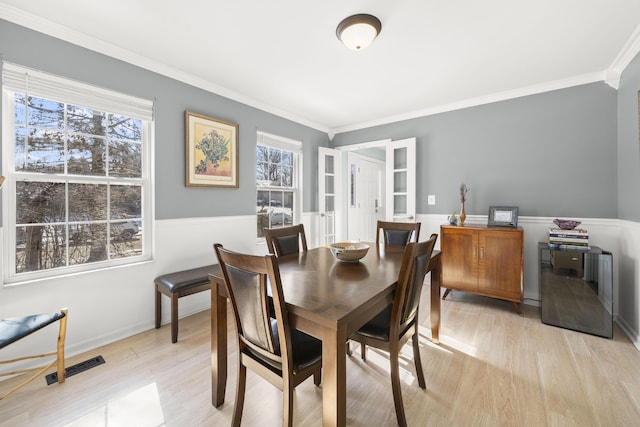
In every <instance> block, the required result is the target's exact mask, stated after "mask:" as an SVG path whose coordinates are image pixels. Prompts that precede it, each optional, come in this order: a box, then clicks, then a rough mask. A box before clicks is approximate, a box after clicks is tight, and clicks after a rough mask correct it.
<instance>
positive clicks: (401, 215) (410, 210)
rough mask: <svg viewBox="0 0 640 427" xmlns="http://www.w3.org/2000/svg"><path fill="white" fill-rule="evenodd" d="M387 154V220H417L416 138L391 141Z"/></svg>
mask: <svg viewBox="0 0 640 427" xmlns="http://www.w3.org/2000/svg"><path fill="white" fill-rule="evenodd" d="M386 150H387V156H386V169H387V173H386V182H387V191H386V199H387V201H386V217H387V221H399V222H414V221H415V220H416V139H415V138H407V139H401V140H398V141H391V142H389V143H388V145H387V148H386Z"/></svg>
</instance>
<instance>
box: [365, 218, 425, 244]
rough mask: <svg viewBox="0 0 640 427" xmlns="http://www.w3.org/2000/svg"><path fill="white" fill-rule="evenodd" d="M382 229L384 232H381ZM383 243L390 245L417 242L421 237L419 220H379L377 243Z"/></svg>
mask: <svg viewBox="0 0 640 427" xmlns="http://www.w3.org/2000/svg"><path fill="white" fill-rule="evenodd" d="M381 231H382V233H380V232H381ZM380 234H382V236H383V243H384V244H385V245H390V246H407V245H408V244H409V242H417V241H418V238H419V237H420V223H419V222H390V221H378V225H377V227H376V244H379V243H380Z"/></svg>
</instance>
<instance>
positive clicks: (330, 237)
mask: <svg viewBox="0 0 640 427" xmlns="http://www.w3.org/2000/svg"><path fill="white" fill-rule="evenodd" d="M341 154H342V153H341V152H340V151H338V150H333V149H331V148H325V147H319V148H318V211H319V213H320V227H319V239H318V240H319V244H320V245H321V246H322V245H328V244H331V243H334V242H335V241H336V240H337V239H338V236H340V235H341V230H340V221H339V218H338V214H339V213H340V212H342V209H341V207H342V196H341V194H342V192H341V191H340V189H341V186H342V183H343V182H344V181H343V180H342V174H341V170H342V156H341Z"/></svg>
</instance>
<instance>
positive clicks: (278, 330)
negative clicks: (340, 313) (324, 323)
mask: <svg viewBox="0 0 640 427" xmlns="http://www.w3.org/2000/svg"><path fill="white" fill-rule="evenodd" d="M214 249H215V251H216V254H217V256H218V261H219V262H220V268H221V270H222V274H223V275H224V280H225V287H226V290H227V294H228V295H229V299H230V300H231V305H232V307H233V313H234V318H235V321H236V329H237V332H238V333H237V337H238V384H237V390H236V406H235V410H234V413H233V420H232V425H233V426H239V425H240V421H241V418H242V408H243V406H244V395H245V386H246V368H250V369H251V370H252V371H254V372H256V373H257V374H259V375H260V376H262V377H263V378H265V379H266V380H267V381H269V382H270V383H271V384H273V385H275V386H276V387H278V388H279V389H280V390H282V392H283V399H282V400H283V413H282V425H283V426H292V425H293V391H294V388H295V387H296V386H297V385H298V384H300V383H301V382H303V381H304V380H306V379H307V378H309V377H310V376H311V375H313V379H314V384H315V385H320V379H321V367H322V341H320V340H317V339H316V338H314V337H311V336H310V335H307V334H305V333H303V332H301V331H298V330H296V329H294V328H291V327H289V318H288V313H287V306H286V304H285V302H284V296H283V294H282V283H281V280H280V270H279V269H278V263H277V260H276V257H275V255H273V254H269V255H266V256H255V255H248V254H241V253H237V252H232V251H229V250H227V249H225V248H223V247H222V245H220V244H215V245H214ZM269 293H271V295H272V296H273V309H274V312H275V313H274V314H275V318H273V317H271V316H270V315H269V312H270V310H269V307H268V304H269V303H268V294H269Z"/></svg>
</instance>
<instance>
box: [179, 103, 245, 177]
mask: <svg viewBox="0 0 640 427" xmlns="http://www.w3.org/2000/svg"><path fill="white" fill-rule="evenodd" d="M185 140H186V141H185V147H186V167H185V169H186V186H187V187H227V188H238V125H237V124H236V123H231V122H226V121H224V120H219V119H214V118H213V117H207V116H203V115H202V114H196V113H192V112H190V111H185Z"/></svg>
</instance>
